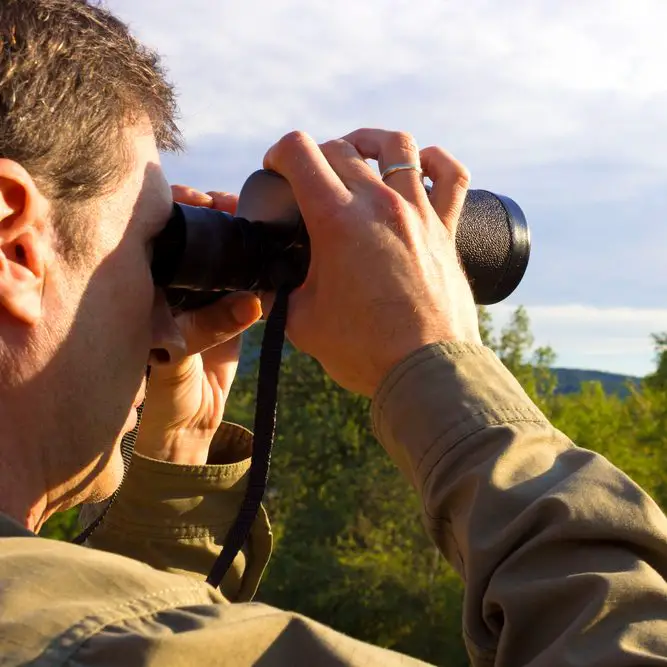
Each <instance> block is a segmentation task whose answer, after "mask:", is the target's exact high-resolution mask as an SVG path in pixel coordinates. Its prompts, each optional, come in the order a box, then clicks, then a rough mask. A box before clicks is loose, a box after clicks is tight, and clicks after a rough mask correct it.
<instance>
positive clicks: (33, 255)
mask: <svg viewBox="0 0 667 667" xmlns="http://www.w3.org/2000/svg"><path fill="white" fill-rule="evenodd" d="M44 203H45V200H44V198H43V196H42V195H41V194H40V192H39V190H38V188H37V186H36V185H35V182H34V181H33V179H32V177H31V176H30V174H28V172H27V171H26V170H25V169H24V168H23V167H21V165H19V164H18V163H16V162H13V161H12V160H6V159H0V314H1V313H2V311H5V313H6V314H9V315H10V316H11V317H13V318H14V319H16V320H19V321H21V322H23V323H24V324H27V325H31V326H32V325H34V324H36V323H37V321H38V320H39V319H40V318H41V316H42V291H43V287H44V278H45V273H46V263H47V262H46V260H47V252H48V248H49V247H50V244H49V243H48V239H47V234H48V230H47V229H46V227H45V224H44V221H45V220H44V218H45V216H44V212H45V206H44Z"/></svg>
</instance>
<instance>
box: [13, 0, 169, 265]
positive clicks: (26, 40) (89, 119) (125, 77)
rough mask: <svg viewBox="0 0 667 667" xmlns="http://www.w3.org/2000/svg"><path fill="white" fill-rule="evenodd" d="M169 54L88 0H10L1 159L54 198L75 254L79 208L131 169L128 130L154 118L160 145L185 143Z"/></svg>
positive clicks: (81, 236)
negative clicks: (165, 58)
mask: <svg viewBox="0 0 667 667" xmlns="http://www.w3.org/2000/svg"><path fill="white" fill-rule="evenodd" d="M175 114H176V103H175V96H174V92H173V89H172V87H171V86H170V84H169V83H168V82H167V80H166V77H165V74H164V71H163V69H162V67H161V65H160V62H159V57H158V56H157V54H156V53H155V52H153V51H151V50H150V49H148V48H146V47H144V46H142V45H141V44H139V42H138V41H137V40H135V39H134V38H133V37H132V35H131V34H130V31H129V28H128V27H127V26H126V25H125V24H124V23H123V22H122V21H120V20H119V19H117V18H116V17H114V16H113V15H112V14H111V13H110V12H109V11H108V10H106V9H104V8H103V7H101V6H100V5H99V4H97V3H94V2H92V1H88V0H0V157H4V158H8V159H10V160H14V161H15V162H18V163H20V164H21V165H22V166H23V167H24V168H25V169H26V170H27V171H28V172H30V174H31V176H32V177H33V178H34V179H35V182H36V183H37V185H38V187H39V188H40V190H41V191H42V192H43V194H44V195H45V196H47V197H48V198H49V199H51V201H52V202H53V203H54V206H55V210H56V218H57V220H56V221H55V222H56V225H57V227H58V232H59V234H60V237H61V241H62V245H63V250H64V252H65V254H67V255H70V254H71V253H73V252H74V253H75V252H76V251H77V250H79V251H80V249H81V243H82V242H83V241H84V240H85V236H86V230H85V229H82V228H81V225H77V224H76V218H77V216H76V209H77V208H80V205H81V204H82V203H84V202H86V201H88V200H91V199H93V198H95V197H98V196H100V195H103V194H105V193H106V192H109V191H110V190H111V189H113V187H114V186H115V185H117V184H118V183H119V181H120V180H122V178H123V177H124V176H125V175H126V174H127V172H128V170H129V168H130V165H129V164H128V159H127V151H126V150H125V146H124V145H123V141H122V133H123V130H124V128H126V127H127V126H128V125H131V124H133V123H136V122H138V121H140V120H141V119H144V118H146V117H148V118H149V119H150V122H151V125H152V127H153V132H154V134H155V138H156V141H157V144H158V148H159V149H160V150H163V151H165V150H166V151H169V150H177V149H178V148H180V134H179V131H178V128H177V127H176V123H175Z"/></svg>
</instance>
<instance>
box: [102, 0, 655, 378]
mask: <svg viewBox="0 0 667 667" xmlns="http://www.w3.org/2000/svg"><path fill="white" fill-rule="evenodd" d="M107 2H108V4H109V6H110V7H111V9H112V10H114V11H116V12H117V13H119V15H120V16H121V17H123V18H125V19H126V20H129V21H130V23H131V24H132V26H133V27H134V29H135V31H136V32H137V33H138V34H139V36H140V37H141V38H142V39H144V40H145V41H147V42H148V43H149V44H151V45H152V46H154V47H156V48H157V49H158V50H159V51H160V52H161V53H162V54H163V55H164V57H165V62H166V64H167V66H168V68H169V70H170V73H171V78H172V79H173V80H174V81H175V83H176V85H177V88H178V90H179V91H180V99H181V106H182V111H183V122H182V126H183V129H184V131H185V135H186V138H187V139H188V140H189V144H190V152H189V153H188V155H186V156H185V157H182V158H178V159H172V158H169V159H167V162H166V164H167V172H168V176H169V177H170V178H171V179H172V180H174V181H178V182H187V183H191V184H193V185H197V186H200V187H203V188H205V189H212V188H218V189H219V188H226V189H232V188H238V187H240V185H241V184H242V183H243V180H244V178H245V176H247V174H248V173H250V171H252V170H254V169H256V168H258V167H259V166H260V165H261V159H262V156H263V153H264V151H265V150H266V149H267V148H268V147H269V146H270V145H271V143H272V142H274V141H275V140H277V139H278V138H279V137H280V136H281V135H282V134H283V133H285V132H287V131H289V130H291V129H294V128H299V129H304V130H306V131H308V132H310V133H311V134H313V135H314V136H315V137H316V138H317V139H328V138H331V137H334V136H339V135H341V134H343V133H345V132H347V131H349V130H351V129H353V128H355V127H359V126H369V125H377V126H383V127H389V128H396V129H406V130H409V131H411V132H413V133H414V134H415V136H416V137H417V139H418V141H419V142H420V143H421V144H430V143H437V144H441V145H444V146H445V147H447V148H449V149H450V150H451V151H452V152H453V153H454V154H455V155H457V156H458V157H460V158H461V159H462V160H463V161H464V163H465V164H466V165H467V166H468V167H469V168H470V169H471V171H472V174H473V185H474V187H484V188H490V189H492V190H495V191H500V192H505V193H507V194H509V195H511V196H512V197H514V198H515V199H516V200H517V201H518V202H519V204H520V205H521V206H522V207H523V208H524V210H525V211H526V214H527V216H528V220H529V223H530V225H531V229H532V232H533V254H532V259H531V264H530V267H529V270H528V272H527V274H526V278H525V279H524V282H523V283H522V285H521V287H520V288H519V290H518V291H517V293H516V294H515V295H513V297H512V300H513V302H515V303H518V302H520V301H523V302H525V303H529V304H530V303H533V304H540V305H539V306H536V307H534V306H531V307H529V313H530V315H531V317H532V318H533V320H534V328H535V333H536V337H537V340H538V342H539V343H551V344H552V345H553V346H554V347H555V348H556V350H557V352H558V353H559V357H560V361H561V363H563V364H567V365H581V366H588V367H597V368H607V369H612V370H614V369H615V370H623V371H624V372H634V373H644V372H647V371H648V370H650V367H651V364H652V350H651V341H650V333H651V332H653V331H656V330H661V329H667V320H665V312H666V311H663V310H656V307H661V306H663V305H667V302H666V301H665V295H666V294H667V263H666V262H665V261H664V255H665V251H666V250H667V248H666V247H665V246H666V245H667V227H666V226H665V225H664V223H663V219H664V216H665V214H666V212H667V77H666V76H665V73H664V63H665V62H667V39H665V38H664V27H665V25H667V3H666V2H664V0H632V1H630V0H503V2H498V1H497V0H465V1H463V2H462V1H456V0H421V1H420V2H419V3H415V2H413V1H412V0H392V1H391V2H388V0H339V1H338V2H332V1H331V0H280V1H279V2H275V1H270V0H255V2H233V1H231V0H226V1H222V2H219V1H216V0H189V1H188V2H187V3H184V2H181V1H180V0H161V1H160V2H159V3H157V2H155V1H154V0H107ZM572 302H581V303H584V304H587V305H585V306H580V307H570V306H567V307H566V306H554V304H556V303H560V304H562V303H572ZM603 306H604V307H603ZM617 306H623V307H624V308H620V309H619V308H617ZM496 308H499V309H500V310H498V313H499V314H500V313H501V312H502V308H505V306H502V305H501V306H498V307H496Z"/></svg>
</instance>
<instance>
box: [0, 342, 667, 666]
mask: <svg viewBox="0 0 667 667" xmlns="http://www.w3.org/2000/svg"><path fill="white" fill-rule="evenodd" d="M372 418H373V425H374V429H375V433H376V435H377V438H378V439H379V440H380V442H381V443H382V444H383V445H384V447H385V448H386V450H387V451H388V452H389V454H390V456H391V457H392V458H393V460H394V461H395V462H396V464H397V465H398V467H399V468H400V469H401V471H402V472H403V474H404V475H405V477H406V478H407V480H409V482H410V483H411V484H412V485H413V486H414V487H415V489H416V491H417V492H418V493H419V494H420V496H421V499H422V501H423V508H424V516H425V520H426V525H427V528H428V530H429V532H430V534H431V536H432V538H433V540H434V541H435V543H436V544H437V545H438V547H439V548H440V550H441V552H442V554H443V556H444V557H445V558H446V559H447V560H448V561H449V562H450V563H451V564H452V565H453V566H454V567H455V568H457V570H458V571H459V572H460V574H461V576H462V577H463V579H464V581H465V585H466V594H465V595H466V599H465V602H464V617H463V631H464V636H465V641H466V644H467V647H468V650H469V654H470V659H471V662H472V664H473V665H474V666H475V667H483V666H490V665H497V666H499V667H501V666H502V667H522V666H528V665H530V666H531V667H546V666H547V665H548V666H556V667H568V666H572V667H574V666H575V665H576V666H582V665H586V666H590V667H621V666H629V665H633V666H635V665H667V583H666V581H665V577H666V576H667V519H666V518H665V516H664V515H663V513H662V512H661V511H660V509H659V508H658V507H657V506H656V504H655V503H654V502H653V501H652V500H651V499H650V498H649V497H648V496H647V495H646V494H645V493H644V492H643V491H642V490H641V489H640V488H638V487H637V486H636V485H635V484H634V483H633V482H632V481H630V480H629V479H628V478H627V477H626V476H625V475H624V474H622V473H621V472H620V471H619V470H617V469H616V468H614V467H613V466H612V465H611V464H610V463H608V462H607V461H606V460H605V459H604V458H603V457H601V456H599V455H597V454H594V453H592V452H589V451H586V450H583V449H579V448H577V447H575V446H574V445H573V444H572V443H571V442H570V441H569V440H568V439H567V437H566V436H565V435H563V434H562V433H560V432H558V431H556V430H555V429H554V428H553V427H552V426H551V425H550V424H549V422H548V421H547V420H546V419H545V417H544V416H543V415H542V414H541V413H540V411H538V409H537V408H536V407H535V406H534V404H533V403H532V402H531V401H530V400H529V399H528V397H527V396H526V395H525V393H524V392H523V390H522V389H521V387H520V386H519V384H518V383H517V382H516V381H515V379H514V378H513V377H512V376H511V375H510V374H509V373H508V372H507V370H506V369H505V368H504V366H503V365H502V364H501V363H500V362H499V361H498V359H497V358H496V357H495V355H494V354H493V353H492V352H491V351H490V350H488V349H486V348H483V347H481V346H475V345H466V344H440V345H430V346H428V347H426V348H423V349H422V350H420V351H418V352H417V353H415V354H413V355H411V356H410V357H409V358H407V359H406V360H404V361H403V362H402V363H401V364H399V365H398V366H397V367H396V368H394V369H393V370H392V372H391V373H390V374H389V376H388V377H387V378H386V379H385V381H384V383H383V385H382V386H381V388H380V390H379V391H378V393H377V395H376V396H375V398H374V400H373V405H372ZM249 437H250V436H249V434H247V433H246V432H244V431H243V430H241V429H239V428H235V427H233V426H229V425H227V426H225V427H224V429H223V430H222V431H221V438H223V439H226V441H229V440H230V439H236V443H237V444H239V445H240V446H241V448H243V446H247V445H248V438H249ZM248 465H249V462H248V461H247V460H243V461H241V462H240V463H237V464H233V465H216V464H215V463H211V464H210V465H207V466H201V467H199V466H192V467H188V466H177V465H172V464H168V463H162V462H157V461H152V460H149V459H145V458H142V457H140V456H136V457H135V460H134V462H133V465H132V468H131V471H130V474H129V476H128V479H127V481H126V484H125V485H124V487H123V490H122V493H121V494H120V496H119V500H118V502H117V504H116V505H115V506H114V507H113V509H112V510H111V511H110V513H109V515H108V518H107V520H106V521H105V523H104V524H103V527H102V528H101V529H100V531H99V532H98V533H96V534H95V535H94V536H93V539H92V545H91V546H93V547H96V548H87V547H79V546H74V545H71V544H66V543H60V542H53V541H48V540H44V539H41V538H39V537H36V536H35V535H33V534H31V533H30V532H28V531H27V530H25V529H24V528H22V527H20V526H18V525H17V524H15V523H13V522H12V521H11V520H9V519H8V518H6V517H4V518H0V665H12V666H14V665H34V666H37V665H39V666H47V665H48V666H56V665H59V666H60V665H71V666H75V665H76V666H77V667H87V666H93V665H95V666H96V667H107V666H108V667H111V666H112V665H113V666H117V665H119V666H123V667H134V666H137V667H138V666H140V665H141V666H142V667H144V666H146V667H148V666H151V667H153V666H158V665H159V666H161V667H162V666H176V665H228V666H236V665H239V666H240V665H260V666H262V667H274V666H278V665H289V666H292V665H304V666H305V665H308V666H310V665H317V666H324V667H326V666H331V667H333V666H336V667H340V666H343V665H349V666H359V667H361V666H363V667H371V666H373V665H377V666H381V667H391V666H398V665H401V666H402V667H407V666H408V665H417V664H423V663H419V662H418V661H416V660H412V659H410V658H407V657H403V656H400V655H398V654H396V653H392V652H390V651H386V650H383V649H380V648H377V647H373V646H370V645H367V644H363V643H361V642H358V641H356V640H353V639H351V638H349V637H346V636H343V635H341V634H339V633H337V632H335V631H333V630H331V629H329V628H326V627H324V626H322V625H320V624H318V623H316V622H314V621H312V620H309V619H307V618H304V617H302V616H300V615H298V614H295V613H289V612H283V611H280V610H277V609H273V608H270V607H268V606H265V605H262V604H257V603H253V602H249V600H250V599H251V598H252V596H253V594H254V592H255V590H256V588H257V585H258V583H259V580H260V577H261V575H262V572H263V570H264V567H265V565H266V563H267V560H268V558H269V555H270V551H271V533H270V529H269V525H268V522H267V519H266V516H265V515H262V516H261V517H260V518H259V519H258V521H257V522H256V525H255V527H254V532H253V535H252V537H251V539H250V540H249V543H248V545H247V548H246V549H245V551H244V553H243V554H241V555H240V556H239V557H238V558H237V560H236V562H235V563H234V569H233V571H231V572H230V574H229V575H228V577H227V578H226V580H225V582H224V583H223V593H224V596H223V595H222V594H220V593H219V592H218V591H215V590H213V589H211V588H210V587H208V586H207V585H206V584H205V583H204V582H203V579H204V578H205V575H206V573H207V572H208V570H209V568H210V566H211V564H212V563H213V561H214V559H215V557H216V556H217V554H218V551H219V548H220V545H221V543H222V541H223V539H224V536H225V533H226V531H227V529H228V528H229V526H230V524H231V522H232V520H233V518H234V516H235V514H236V511H237V509H238V507H239V504H240V500H241V497H242V494H243V488H244V483H245V479H246V477H247V476H246V475H245V472H246V470H247V468H248ZM230 600H236V601H238V602H235V603H231V602H230ZM438 662H439V664H441V665H445V666H446V665H447V656H446V655H443V656H442V657H441V659H440V660H439V661H438Z"/></svg>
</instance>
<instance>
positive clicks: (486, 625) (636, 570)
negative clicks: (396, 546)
mask: <svg viewBox="0 0 667 667" xmlns="http://www.w3.org/2000/svg"><path fill="white" fill-rule="evenodd" d="M372 411H373V422H374V428H375V433H376V435H377V437H378V439H379V440H380V441H381V442H382V444H383V445H384V447H385V448H386V449H387V451H388V452H389V454H390V455H391V456H392V458H393V459H394V461H395V462H396V464H397V465H398V466H399V467H400V468H401V470H402V471H403V473H404V474H405V475H406V477H407V478H408V479H409V480H410V481H411V483H412V484H413V485H414V486H415V487H416V489H417V491H418V493H419V494H420V495H421V498H422V501H423V511H424V519H425V523H426V526H427V529H428V531H429V533H430V535H431V536H432V538H433V540H434V541H435V543H436V544H437V546H438V547H439V549H440V550H441V552H442V553H443V554H444V556H445V557H446V558H447V560H448V561H449V562H450V563H451V564H453V565H454V567H455V568H456V569H457V570H458V571H459V573H460V574H461V576H462V578H463V579H464V582H465V587H466V592H465V600H464V618H463V626H464V636H465V641H466V644H467V647H468V650H469V653H470V656H471V659H472V662H473V664H474V665H475V666H476V667H482V666H487V665H495V666H497V667H521V666H523V665H530V666H531V667H547V666H549V667H551V666H554V665H559V667H568V666H572V667H574V666H575V665H587V666H589V667H603V666H604V667H620V666H621V665H624V666H625V665H633V666H635V665H658V664H659V665H667V583H666V581H665V578H666V577H667V520H666V519H665V516H664V515H663V513H662V512H661V511H660V509H659V508H658V506H657V505H656V504H655V503H654V502H653V500H652V499H651V498H650V497H649V496H648V495H647V494H646V493H644V492H643V491H642V489H640V488H639V487H638V486H637V485H636V484H634V483H633V482H632V481H631V480H630V479H629V478H628V477H627V476H626V475H624V474H623V473H622V472H621V471H619V470H618V469H617V468H615V467H614V466H612V465H611V464H610V463H609V462H608V461H607V460H606V459H605V458H603V457H602V456H600V455H598V454H596V453H593V452H590V451H587V450H584V449H581V448H578V447H576V446H575V445H574V444H573V443H572V442H571V441H570V440H569V439H568V438H567V437H566V436H565V435H564V434H563V433H561V432H559V431H558V430H556V429H555V428H554V427H553V426H551V424H550V423H549V422H548V421H547V419H546V418H545V416H544V415H543V414H542V413H541V412H540V411H539V410H538V409H537V408H536V407H535V405H534V404H533V403H532V402H531V401H530V399H529V398H528V396H527V395H526V394H525V393H524V392H523V390H522V388H521V387H520V385H519V384H518V382H517V381H516V380H515V379H514V377H513V376H512V375H511V374H510V373H509V372H508V371H507V370H506V369H505V367H504V366H503V365H502V364H501V362H500V361H499V360H498V358H497V357H496V356H495V355H494V354H493V352H492V351H491V350H489V349H488V348H484V347H482V346H476V345H465V344H436V345H430V346H428V347H426V348H423V349H421V350H419V351H418V352H416V353H415V354H413V355H411V356H410V357H409V358H408V359H406V360H404V361H403V362H402V363H401V364H399V365H398V366H397V367H396V368H394V369H393V370H392V372H391V373H390V375H389V376H388V377H387V378H386V379H385V381H384V382H383V384H382V386H381V388H380V389H379V391H378V393H377V395H376V396H375V398H374V401H373V407H372Z"/></svg>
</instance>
